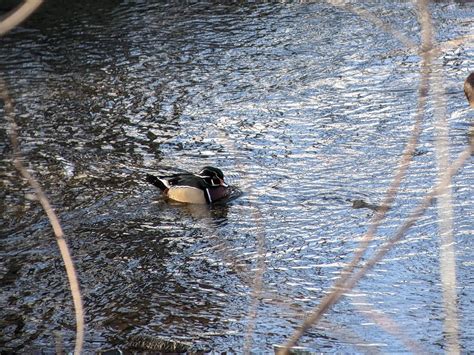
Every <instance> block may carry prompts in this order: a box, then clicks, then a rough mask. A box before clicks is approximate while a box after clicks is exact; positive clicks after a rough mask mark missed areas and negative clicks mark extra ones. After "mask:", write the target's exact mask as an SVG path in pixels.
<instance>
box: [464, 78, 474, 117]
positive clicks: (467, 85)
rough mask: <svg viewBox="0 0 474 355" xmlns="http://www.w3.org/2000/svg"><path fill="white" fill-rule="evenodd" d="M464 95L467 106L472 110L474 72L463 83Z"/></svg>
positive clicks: (473, 101)
mask: <svg viewBox="0 0 474 355" xmlns="http://www.w3.org/2000/svg"><path fill="white" fill-rule="evenodd" d="M464 94H466V98H467V101H468V102H469V106H471V107H472V108H474V72H472V73H471V74H469V76H468V77H467V79H466V81H465V82H464Z"/></svg>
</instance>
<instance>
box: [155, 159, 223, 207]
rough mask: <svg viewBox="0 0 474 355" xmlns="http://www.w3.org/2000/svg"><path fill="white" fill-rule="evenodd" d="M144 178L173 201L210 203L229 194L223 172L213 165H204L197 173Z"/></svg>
mask: <svg viewBox="0 0 474 355" xmlns="http://www.w3.org/2000/svg"><path fill="white" fill-rule="evenodd" d="M146 180H147V181H148V182H149V183H151V184H152V185H155V186H156V187H158V188H159V189H160V190H161V191H162V193H163V195H165V196H166V197H167V198H169V199H170V200H173V201H177V202H183V203H191V204H212V203H214V202H216V201H219V200H222V199H224V198H226V197H228V196H229V195H230V194H231V189H230V186H229V185H228V184H227V183H226V182H225V181H224V173H223V172H222V170H221V169H219V168H215V167H213V166H205V167H204V168H202V169H201V170H200V171H199V172H198V173H183V174H175V175H169V176H155V175H151V174H147V175H146Z"/></svg>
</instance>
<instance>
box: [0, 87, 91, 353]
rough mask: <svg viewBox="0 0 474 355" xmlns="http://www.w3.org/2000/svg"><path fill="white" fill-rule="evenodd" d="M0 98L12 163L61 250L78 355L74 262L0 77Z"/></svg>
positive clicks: (80, 337) (80, 319)
mask: <svg viewBox="0 0 474 355" xmlns="http://www.w3.org/2000/svg"><path fill="white" fill-rule="evenodd" d="M0 98H1V99H2V101H3V103H4V104H3V109H4V111H5V117H6V118H7V121H8V122H9V136H10V141H11V144H12V149H13V164H14V166H15V168H16V169H17V170H18V172H19V173H20V174H21V175H22V176H23V178H24V179H25V180H27V181H28V183H29V185H30V186H31V187H32V188H33V190H34V191H35V193H36V196H37V197H38V200H39V202H40V203H41V206H42V207H43V210H44V211H45V212H46V215H47V216H48V219H49V222H50V223H51V226H52V227H53V231H54V235H55V236H56V242H57V243H58V247H59V251H60V252H61V257H62V259H63V262H64V266H65V267H66V273H67V277H68V281H69V287H70V289H71V294H72V299H73V303H74V309H75V313H76V346H75V349H74V353H75V354H77V355H79V354H80V353H81V351H82V346H83V342H84V311H83V307H82V300H81V293H80V290H79V282H78V280H77V275H76V271H75V268H74V263H73V261H72V258H71V254H70V252H69V248H68V245H67V243H66V240H65V239H64V233H63V230H62V228H61V224H60V223H59V219H58V217H57V216H56V213H55V212H54V210H53V208H52V207H51V204H50V203H49V200H48V198H47V197H46V195H45V193H44V192H43V189H42V188H41V186H40V184H39V183H38V181H37V180H36V179H35V178H34V177H33V175H32V174H30V173H29V171H28V170H27V169H26V167H25V166H24V165H23V162H22V156H21V151H20V145H19V142H18V133H17V131H18V129H17V125H16V123H15V118H14V110H13V102H12V100H11V98H10V96H9V94H8V90H7V86H6V84H5V82H4V81H3V80H2V79H0Z"/></svg>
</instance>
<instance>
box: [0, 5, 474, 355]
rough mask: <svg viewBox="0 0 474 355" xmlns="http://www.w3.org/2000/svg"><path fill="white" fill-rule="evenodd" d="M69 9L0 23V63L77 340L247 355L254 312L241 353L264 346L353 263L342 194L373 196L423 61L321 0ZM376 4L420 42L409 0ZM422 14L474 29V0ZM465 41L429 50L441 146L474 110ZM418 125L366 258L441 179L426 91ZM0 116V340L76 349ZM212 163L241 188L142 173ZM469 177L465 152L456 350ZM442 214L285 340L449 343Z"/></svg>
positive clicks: (333, 344)
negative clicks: (78, 312) (58, 237)
mask: <svg viewBox="0 0 474 355" xmlns="http://www.w3.org/2000/svg"><path fill="white" fill-rule="evenodd" d="M68 6H71V7H70V8H69V9H67V10H66V9H61V8H60V7H59V5H54V4H49V5H48V6H45V7H43V9H42V11H41V12H40V13H38V14H36V15H35V16H34V17H33V18H32V19H31V20H30V21H29V22H28V23H27V24H26V25H24V26H23V27H21V28H18V29H16V30H15V31H13V32H12V33H10V34H9V35H8V36H6V37H4V38H1V39H0V46H1V51H0V69H1V72H2V77H3V78H4V79H5V80H6V81H7V83H8V86H9V90H10V94H11V96H12V97H13V98H14V100H15V113H16V120H17V123H18V125H19V126H20V136H21V148H22V152H23V154H24V155H25V158H26V159H25V161H26V162H27V164H28V166H30V167H31V169H33V170H34V171H35V174H36V176H37V177H38V179H39V180H40V182H41V183H42V185H43V187H44V188H45V190H46V192H47V194H48V196H49V197H50V199H51V202H52V204H53V205H54V206H55V208H56V210H57V212H58V214H59V217H60V219H61V222H62V224H63V227H64V230H65V233H66V235H67V240H68V243H69V245H70V248H71V251H72V254H73V256H74V260H75V263H76V267H77V270H78V275H79V279H80V283H81V289H82V293H83V298H84V304H85V309H86V322H87V329H86V343H85V348H86V350H87V351H88V352H92V351H99V350H105V349H127V347H128V346H129V345H128V344H129V342H130V339H133V337H134V336H143V337H147V339H157V338H166V339H168V338H172V339H175V340H179V341H183V342H189V343H192V344H194V346H195V347H196V348H200V349H207V350H215V351H218V352H223V351H234V352H241V351H243V349H244V343H245V336H246V334H247V332H248V329H252V327H253V342H252V347H251V349H253V351H255V352H271V351H272V348H273V345H275V344H281V343H282V342H284V341H285V339H286V338H287V337H288V336H289V335H290V334H291V333H292V331H293V330H294V329H295V328H296V327H297V326H298V325H299V324H300V322H301V320H302V318H303V316H304V314H305V312H309V311H310V310H311V309H312V307H314V306H316V305H317V304H318V302H319V300H320V299H321V298H322V297H323V296H324V294H325V293H326V292H327V290H328V287H330V285H331V284H332V283H333V281H334V279H335V277H336V276H337V275H338V272H339V271H340V270H341V267H342V266H344V265H345V263H347V262H348V261H349V260H351V257H352V255H353V252H354V249H355V248H356V246H357V242H358V241H359V239H360V237H361V236H362V235H363V233H364V232H365V231H366V230H367V226H368V223H369V221H370V219H371V217H372V216H373V214H374V213H375V212H374V211H373V210H371V209H367V208H362V209H354V208H352V205H353V201H354V200H363V201H365V202H367V203H368V204H373V205H377V204H379V203H381V201H382V199H383V196H384V193H385V190H386V188H387V187H388V185H389V183H390V181H391V179H392V177H393V175H394V170H395V168H396V166H397V163H398V161H399V159H400V154H401V152H402V151H403V149H404V145H405V143H406V141H407V139H408V137H409V135H410V132H411V130H412V126H413V123H414V117H415V112H416V105H417V88H418V82H419V76H420V74H419V57H418V56H417V55H416V53H415V52H413V51H411V50H409V49H406V48H404V47H403V45H402V44H400V43H399V42H398V41H397V40H396V39H394V38H393V37H392V36H391V35H389V34H386V33H384V32H382V31H381V30H379V29H377V28H375V27H374V25H373V24H371V23H370V22H368V21H366V20H364V19H361V18H360V17H357V16H356V15H353V14H352V13H350V12H348V11H344V10H341V9H337V8H334V7H331V6H329V5H326V4H323V3H319V2H318V3H314V4H296V3H295V4H261V5H255V4H250V5H245V4H232V5H219V4H216V3H212V4H206V3H199V4H198V3H196V4H188V5H184V4H180V5H169V4H168V5H167V4H156V3H153V2H150V3H148V2H147V3H142V4H134V5H129V4H128V2H127V1H124V2H122V4H117V3H114V2H112V1H110V2H102V1H96V2H92V1H86V2H85V3H84V2H82V5H81V4H69V5H68ZM368 9H369V8H368ZM369 10H370V11H372V12H373V13H374V14H376V15H377V16H379V17H380V18H382V19H383V20H384V21H386V22H387V23H389V24H390V25H392V26H393V27H394V28H397V29H399V30H401V31H402V32H403V33H404V34H406V35H407V36H409V37H410V38H411V39H413V40H414V41H417V40H418V38H419V25H418V22H417V17H416V16H417V14H416V11H415V9H414V6H413V4H412V3H410V2H407V3H405V2H402V3H393V2H390V3H389V2H386V3H382V4H380V5H377V6H376V7H371V8H370V9H369ZM431 10H432V13H433V18H434V24H435V27H436V31H437V39H438V40H447V39H454V38H457V37H459V36H462V35H467V34H469V33H470V32H469V31H472V21H473V20H474V7H473V5H472V4H468V3H466V4H463V3H453V2H440V3H437V4H434V5H432V7H431ZM473 48H474V47H473V45H472V42H471V44H470V45H469V44H468V43H466V44H465V45H462V46H458V47H454V48H452V49H449V50H447V51H446V52H444V53H443V54H442V56H441V57H440V58H439V60H438V63H439V64H441V67H442V69H443V70H444V75H445V77H444V84H445V86H446V92H447V95H446V98H447V101H448V107H447V110H448V120H449V126H450V136H449V138H450V152H451V155H452V157H455V156H456V155H457V154H458V153H459V152H460V151H462V150H463V149H464V147H465V146H466V144H467V142H468V134H467V131H468V125H469V122H471V121H472V117H473V112H472V110H471V111H470V110H469V108H468V106H467V104H466V101H465V98H464V94H463V92H462V82H463V80H464V79H465V77H466V76H467V74H468V73H469V70H473V68H474V49H473ZM3 115H4V113H3V111H2V116H3ZM423 122H424V123H423V132H422V134H421V138H420V142H419V145H418V148H417V151H416V154H415V156H414V161H413V163H412V165H411V166H410V169H409V176H408V178H407V179H406V180H405V181H404V183H403V184H402V186H401V188H400V193H399V195H398V197H397V199H396V201H395V203H394V207H393V208H392V209H391V211H390V213H389V214H388V218H387V219H386V220H385V221H384V224H383V226H382V227H381V228H380V230H379V232H378V234H377V237H376V240H375V241H374V242H373V244H372V245H371V248H370V251H369V253H371V252H372V251H373V250H375V249H374V248H375V247H376V246H377V245H379V244H380V243H381V242H382V241H383V240H384V239H386V238H388V237H389V236H391V235H392V234H393V232H394V231H395V230H396V228H397V226H399V225H400V224H401V222H402V221H403V220H404V219H405V218H406V216H408V214H409V213H410V211H411V210H412V208H414V207H415V206H416V204H417V203H418V202H419V201H420V200H421V199H422V197H423V196H424V194H425V193H426V192H427V191H428V190H429V188H430V186H432V184H433V182H434V181H435V178H436V177H435V176H436V175H435V174H436V163H435V162H436V160H435V151H434V136H435V132H434V128H433V126H434V118H433V115H432V111H431V106H430V108H429V110H428V113H427V114H426V115H425V117H424V121H423ZM0 125H1V128H2V129H1V130H0V137H1V139H0V150H1V153H2V155H1V162H0V174H1V179H0V184H1V185H0V186H1V191H0V196H1V199H0V212H1V220H0V222H1V226H0V227H1V229H0V233H1V254H2V257H1V261H0V277H1V280H2V281H1V285H2V297H1V302H0V303H1V305H0V309H1V310H0V318H1V319H3V320H2V339H1V343H0V347H1V348H3V349H7V350H14V351H31V350H39V349H43V350H48V351H49V350H52V349H54V348H55V346H56V344H58V343H60V342H61V341H62V342H63V343H64V344H65V347H66V349H67V350H72V348H73V344H74V312H73V308H72V302H71V298H70V293H69V289H68V284H67V280H66V276H65V272H64V267H63V264H62V261H61V259H60V256H59V252H58V250H57V246H56V243H55V240H54V237H53V234H52V231H51V227H50V225H49V223H48V220H47V218H46V217H45V215H44V213H43V211H42V210H41V208H40V206H39V204H38V203H37V202H36V201H34V198H32V197H34V196H32V193H31V190H30V188H29V187H28V186H27V184H26V183H25V182H23V181H22V180H21V179H20V178H19V177H18V175H17V173H16V172H15V171H14V168H13V166H12V164H11V149H10V145H9V143H8V137H7V135H6V122H5V120H2V121H1V122H0ZM205 165H214V166H219V167H221V168H222V170H223V171H224V173H225V174H226V176H227V179H228V180H229V182H230V183H232V184H233V185H235V186H237V187H238V188H239V189H240V190H241V191H242V195H241V196H240V197H238V198H236V199H234V200H232V201H229V202H228V203H226V204H221V205H216V206H212V207H210V208H206V207H203V208H200V207H197V206H182V205H179V204H173V203H170V202H167V201H165V200H163V199H162V198H161V197H160V195H159V194H158V191H157V190H156V189H155V188H154V187H153V186H149V185H147V183H146V182H145V181H144V176H145V175H146V173H149V172H156V173H163V174H165V173H170V172H175V171H182V170H189V171H198V170H199V169H200V168H201V167H202V166H205ZM473 181H474V169H473V166H472V160H471V162H468V164H467V165H466V166H465V167H464V169H463V170H462V172H461V173H460V174H459V175H457V176H456V178H455V179H454V182H453V197H454V216H455V218H454V233H455V236H456V244H455V248H456V262H457V278H458V289H457V293H458V296H459V313H460V342H461V344H462V348H463V350H464V351H468V350H473V349H474V318H473V314H474V306H473V304H474V298H473V295H474V290H473V285H474V279H473V275H474V273H473V260H474V252H473V247H474V244H473V238H472V237H473V232H472V231H473V219H472V216H473V215H474V208H473V205H474V204H473V199H472V196H473V191H472V186H473ZM436 218H437V213H436V209H435V208H431V209H429V210H428V211H427V213H426V214H425V215H424V216H423V217H422V218H421V219H420V221H419V222H418V223H417V224H416V226H415V227H413V228H412V229H411V230H410V231H409V233H408V235H407V236H406V238H405V239H404V240H403V242H402V243H400V244H399V245H397V247H396V248H395V249H394V250H392V251H391V252H390V253H389V254H388V256H387V258H386V259H384V261H383V262H382V263H381V264H379V265H378V266H377V267H376V268H375V269H374V270H373V271H371V272H370V273H369V275H368V276H367V277H366V278H364V279H363V280H362V282H361V283H359V285H358V286H357V288H356V289H355V290H353V291H351V292H350V293H348V294H347V295H346V296H345V297H344V298H343V299H342V300H341V302H340V303H338V304H337V305H336V306H335V307H334V308H333V309H332V310H331V311H330V312H328V314H327V315H326V317H325V318H324V320H323V321H322V322H321V323H320V324H319V326H318V327H317V328H313V329H312V330H310V331H309V332H308V333H307V334H306V335H305V336H304V337H303V338H302V339H301V341H300V342H299V345H301V346H304V347H306V348H308V349H309V350H312V351H340V352H354V351H361V352H370V351H383V352H394V351H397V352H399V351H407V350H409V348H407V345H406V341H407V339H412V340H413V341H415V342H417V343H418V346H420V347H421V349H423V350H424V351H427V352H441V351H443V349H444V346H445V345H444V344H445V341H444V339H443V308H442V296H441V295H442V294H441V282H440V276H439V258H438V256H439V239H438V237H439V235H438V226H437V222H436V221H437V219H436ZM262 258H264V264H265V267H264V269H263V270H262V268H261V264H262V263H261V261H262V260H263V259H262ZM262 271H263V275H264V276H263V286H262V289H261V292H262V296H261V297H260V298H259V300H258V302H256V303H255V302H254V301H253V298H252V293H253V292H254V290H253V284H254V281H255V279H258V274H259V272H262ZM252 304H256V305H257V308H256V312H257V313H256V314H257V316H256V319H255V324H254V325H253V326H252V317H250V316H249V314H250V313H251V311H252ZM374 315H379V316H383V317H385V318H386V319H388V320H389V321H390V322H392V324H396V326H394V328H395V329H396V330H397V329H398V331H399V332H401V333H403V334H404V337H403V336H396V335H393V334H391V333H390V332H387V331H386V329H383V328H382V327H380V326H379V323H377V321H376V319H375V318H374Z"/></svg>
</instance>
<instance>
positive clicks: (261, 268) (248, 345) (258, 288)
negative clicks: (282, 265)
mask: <svg viewBox="0 0 474 355" xmlns="http://www.w3.org/2000/svg"><path fill="white" fill-rule="evenodd" d="M253 211H254V213H253V218H254V220H255V222H256V225H257V253H258V261H257V271H256V272H255V280H254V283H253V285H252V293H251V297H252V303H251V305H250V310H249V314H248V318H249V322H248V325H247V330H246V334H245V341H244V353H245V354H250V353H251V350H252V335H253V332H254V330H255V322H256V319H257V311H258V305H259V303H260V299H261V297H262V290H263V275H264V274H265V269H266V268H265V229H264V227H263V226H262V220H263V217H262V212H261V211H260V209H259V208H258V207H254V208H253Z"/></svg>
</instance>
